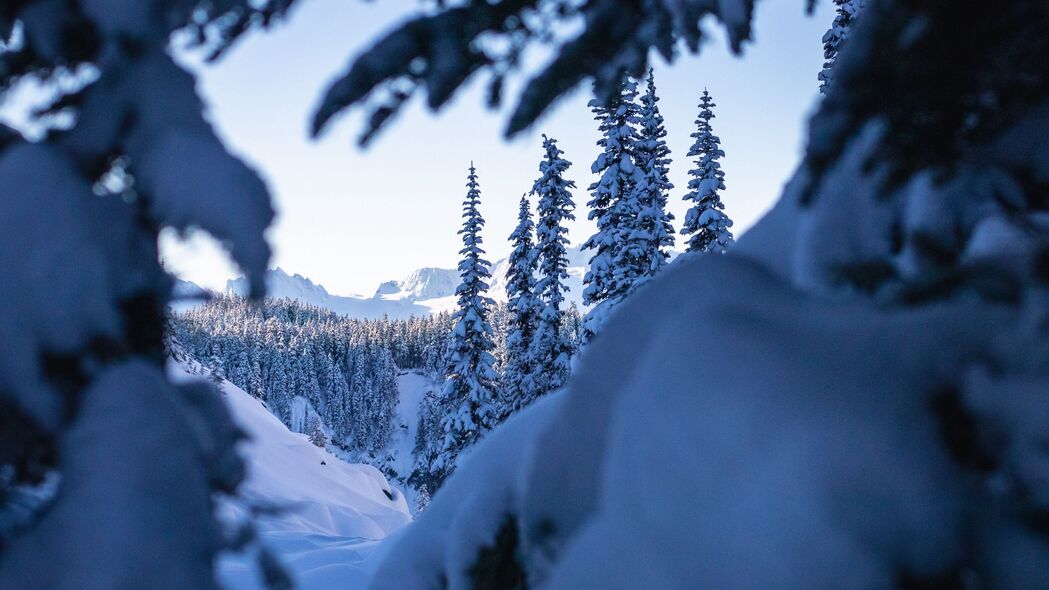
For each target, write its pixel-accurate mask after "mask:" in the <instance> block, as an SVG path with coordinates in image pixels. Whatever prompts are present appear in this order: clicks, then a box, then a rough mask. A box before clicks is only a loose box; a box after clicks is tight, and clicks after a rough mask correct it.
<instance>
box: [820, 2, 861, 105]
mask: <svg viewBox="0 0 1049 590" xmlns="http://www.w3.org/2000/svg"><path fill="white" fill-rule="evenodd" d="M834 3H835V4H837V5H838V9H837V14H836V15H835V16H834V23H833V24H831V27H830V29H827V32H826V33H824V34H823V59H824V60H826V61H824V62H823V69H822V70H821V71H820V74H819V81H820V93H821V94H826V93H827V91H828V90H830V87H831V85H832V83H833V80H834V63H835V62H837V61H838V52H839V51H840V50H841V47H842V45H843V44H844V43H845V41H846V39H848V37H849V30H850V29H851V28H852V26H853V24H854V22H855V20H856V16H857V15H858V14H859V11H860V8H862V7H863V0H834Z"/></svg>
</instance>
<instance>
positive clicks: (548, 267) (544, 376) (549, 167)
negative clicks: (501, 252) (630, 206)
mask: <svg viewBox="0 0 1049 590" xmlns="http://www.w3.org/2000/svg"><path fill="white" fill-rule="evenodd" d="M543 149H544V150H545V152H546V155H545V157H544V158H543V161H542V162H540V164H539V171H540V173H541V175H540V177H539V179H538V180H536V181H535V184H534V185H533V186H532V194H534V195H537V196H538V197H539V202H538V205H537V211H538V217H539V221H538V225H537V226H536V242H537V244H536V249H537V251H538V279H537V281H536V289H535V291H536V293H537V294H538V297H539V302H540V305H541V307H542V310H541V312H540V314H539V324H538V326H537V328H536V331H535V337H534V338H533V341H532V353H531V356H532V358H533V359H534V362H535V365H536V369H535V379H534V381H535V384H536V390H535V391H536V393H537V395H542V394H544V393H546V392H548V391H552V390H554V389H558V388H560V387H561V386H562V385H564V382H565V380H566V379H567V378H568V373H569V363H570V360H571V356H572V352H573V350H574V344H575V343H574V342H571V341H568V340H567V339H566V338H565V337H564V335H563V330H562V329H561V328H562V326H561V324H562V321H563V314H562V310H561V305H562V303H564V300H565V293H566V292H567V291H568V286H567V285H566V284H565V280H566V279H567V278H568V253H567V246H568V228H567V227H566V226H565V223H566V222H568V221H572V220H575V215H574V214H573V211H574V210H575V202H574V201H573V200H572V193H571V192H570V189H574V188H575V183H574V182H572V181H571V180H566V179H565V177H564V174H565V172H566V171H567V170H568V168H569V167H570V166H571V165H572V163H571V162H569V161H568V160H565V159H564V158H562V157H561V156H562V154H564V152H563V151H562V150H560V149H559V148H558V147H557V140H555V139H553V138H548V137H546V136H545V135H544V136H543ZM527 401H528V402H530V401H532V400H530V399H529V400H527Z"/></svg>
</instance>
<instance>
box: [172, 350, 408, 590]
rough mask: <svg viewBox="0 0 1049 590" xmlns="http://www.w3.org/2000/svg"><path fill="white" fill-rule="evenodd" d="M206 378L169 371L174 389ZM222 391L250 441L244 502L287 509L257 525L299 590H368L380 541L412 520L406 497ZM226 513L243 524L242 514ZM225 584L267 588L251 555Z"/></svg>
mask: <svg viewBox="0 0 1049 590" xmlns="http://www.w3.org/2000/svg"><path fill="white" fill-rule="evenodd" d="M201 372H202V371H201V369H200V368H199V366H196V365H193V364H188V363H181V362H175V361H172V362H171V363H170V364H169V374H170V375H171V377H172V379H173V380H175V381H176V382H178V381H186V380H192V379H199V378H200V377H199V376H198V374H199V373H201ZM221 390H222V394H223V396H224V398H225V401H226V403H227V405H228V406H229V409H230V412H231V413H232V415H233V418H234V421H235V422H236V423H237V424H238V425H239V426H240V427H241V428H242V429H243V430H244V431H245V432H246V433H247V435H248V437H249V439H248V441H247V442H245V443H242V447H241V452H242V455H243V456H244V459H245V462H246V463H247V466H248V476H247V480H246V482H245V484H244V485H243V486H242V488H241V491H242V493H243V495H244V497H245V498H246V499H247V500H248V501H249V502H250V503H252V504H255V505H258V506H279V507H283V508H284V510H282V511H280V512H279V513H277V514H274V515H272V516H265V517H260V518H259V521H258V528H259V533H260V539H261V540H262V542H263V543H264V544H265V545H266V546H267V547H269V548H270V549H271V550H272V551H273V552H274V553H275V554H276V556H277V557H278V558H279V559H280V561H281V562H282V563H283V564H284V565H285V567H286V568H287V569H288V571H289V573H291V574H292V575H293V577H294V579H295V582H296V587H297V588H300V589H305V590H309V589H313V588H316V589H321V588H347V589H353V588H362V587H363V585H364V584H365V582H366V581H367V579H368V578H369V577H370V574H369V564H370V563H371V562H370V561H369V557H371V556H372V553H373V551H374V549H375V547H376V545H377V543H378V541H379V540H381V539H383V538H385V537H386V536H387V535H389V534H391V533H393V532H394V531H396V530H397V529H399V528H400V527H402V526H404V525H405V524H407V523H408V522H409V521H410V520H411V517H410V516H409V511H408V506H407V504H406V502H405V498H404V496H403V494H402V493H401V492H400V491H399V490H398V489H397V488H395V487H393V486H391V485H390V484H389V483H388V482H387V481H386V478H385V477H383V475H382V474H381V473H380V472H379V471H378V470H377V469H375V468H374V467H371V466H368V465H351V464H348V463H344V462H342V461H341V460H339V459H338V458H336V457H335V456H334V455H332V454H331V453H329V452H327V451H326V450H324V449H321V448H318V447H316V446H314V445H313V444H311V443H310V442H309V441H308V440H307V438H306V435H303V434H296V433H292V432H291V431H289V430H288V429H287V428H286V427H285V426H284V425H283V424H282V423H281V421H280V420H278V419H277V418H276V417H274V416H273V415H272V414H271V413H270V412H269V410H268V409H267V408H266V407H265V406H264V405H263V404H262V403H261V402H260V401H259V400H257V399H255V398H253V397H251V396H250V395H248V394H247V393H245V392H244V391H243V390H242V389H240V388H238V387H236V386H234V385H233V384H231V383H229V382H226V381H223V382H222V384H221ZM387 494H389V495H387ZM226 509H227V510H228V511H230V515H231V516H234V517H237V516H243V512H244V508H243V507H242V506H239V505H229V506H227V507H226ZM219 577H220V579H221V581H222V583H223V584H224V586H225V587H226V588H230V589H232V590H238V589H254V588H261V587H262V584H261V581H260V580H259V579H258V574H257V572H256V567H255V564H254V556H251V555H233V556H227V557H224V558H223V559H222V560H221V562H220V564H219Z"/></svg>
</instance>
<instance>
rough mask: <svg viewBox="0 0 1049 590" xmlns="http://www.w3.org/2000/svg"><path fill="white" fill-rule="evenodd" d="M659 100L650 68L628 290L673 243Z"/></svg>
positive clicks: (666, 256)
mask: <svg viewBox="0 0 1049 590" xmlns="http://www.w3.org/2000/svg"><path fill="white" fill-rule="evenodd" d="M658 103H659V97H658V96H656V82H655V76H654V75H653V73H652V70H651V69H650V70H649V71H648V79H647V80H646V88H645V93H644V94H643V95H642V96H641V111H640V113H639V118H640V124H639V129H638V141H637V144H636V145H637V147H636V149H635V153H636V158H637V167H638V168H639V169H640V172H641V174H640V175H639V179H638V183H637V185H636V186H635V187H634V196H633V200H634V206H635V207H636V208H637V222H636V226H635V228H634V231H633V233H632V234H631V235H630V236H628V241H627V244H626V248H627V252H626V253H625V256H624V258H625V259H627V260H629V263H630V264H631V265H632V266H634V267H636V268H637V271H636V273H635V274H634V276H630V277H628V278H631V279H633V280H634V281H635V282H633V283H631V284H629V285H626V288H627V289H628V290H629V289H632V288H633V287H634V286H636V285H637V284H638V283H637V281H638V280H639V278H640V280H642V281H643V280H644V279H645V278H648V277H651V276H653V275H655V274H656V273H657V272H659V270H660V269H662V268H663V266H665V265H666V263H667V261H669V260H670V248H672V247H673V246H674V226H673V224H672V223H671V222H672V221H673V220H674V215H673V214H671V213H669V212H668V211H667V200H668V198H669V194H670V191H671V190H673V188H674V185H673V184H671V182H670V178H669V177H668V174H669V171H670V169H669V166H670V161H671V160H670V157H669V156H670V148H669V147H668V146H667V142H666V136H667V131H666V128H665V127H664V125H663V116H662V115H661V114H660V113H659V104H658Z"/></svg>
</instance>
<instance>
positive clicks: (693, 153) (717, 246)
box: [681, 90, 732, 252]
mask: <svg viewBox="0 0 1049 590" xmlns="http://www.w3.org/2000/svg"><path fill="white" fill-rule="evenodd" d="M715 106H717V105H715V104H714V100H713V99H712V98H711V97H710V93H709V92H707V91H706V90H703V98H702V100H701V101H700V103H699V108H700V111H699V117H698V118H697V119H696V127H697V128H696V132H695V133H693V134H692V137H694V138H695V140H696V141H695V143H693V144H692V148H691V149H689V151H688V157H690V158H695V167H693V168H692V170H689V176H691V177H692V178H691V179H690V180H689V181H688V190H689V192H688V194H686V195H685V197H684V200H686V201H691V202H693V203H695V204H694V205H693V206H692V208H690V209H689V210H688V213H686V214H685V223H684V225H683V226H682V227H681V235H688V234H695V235H693V236H692V237H691V238H689V240H688V251H689V252H724V251H725V248H726V247H727V246H728V245H729V244H731V243H732V232H731V231H729V228H731V227H732V220H731V219H729V217H728V216H727V215H725V212H724V209H725V205H724V203H722V202H721V197H720V196H719V195H718V191H722V190H725V172H724V171H722V170H721V164H720V163H719V162H718V160H720V159H721V158H723V157H724V156H725V152H724V151H722V149H721V145H720V144H721V140H720V139H719V138H718V136H716V135H714V129H713V127H711V125H710V120H711V119H713V118H714V107H715Z"/></svg>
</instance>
